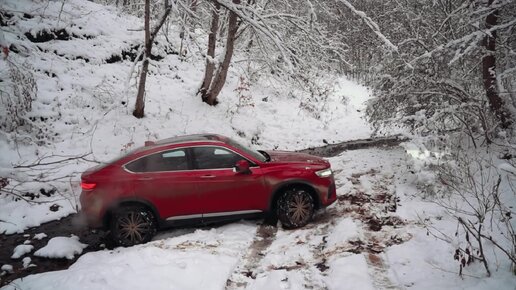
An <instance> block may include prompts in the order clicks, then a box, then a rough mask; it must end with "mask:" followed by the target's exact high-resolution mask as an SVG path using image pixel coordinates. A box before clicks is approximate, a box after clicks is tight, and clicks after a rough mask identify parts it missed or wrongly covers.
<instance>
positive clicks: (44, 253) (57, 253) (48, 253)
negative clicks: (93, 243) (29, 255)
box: [34, 235, 88, 260]
mask: <svg viewBox="0 0 516 290" xmlns="http://www.w3.org/2000/svg"><path fill="white" fill-rule="evenodd" d="M87 246H88V245H86V244H83V243H81V242H79V237H77V236H74V235H72V236H71V237H55V238H52V239H50V240H49V241H48V244H47V245H46V246H45V247H43V248H41V249H39V250H37V251H36V252H35V253H34V256H38V257H46V258H67V259H69V260H71V259H73V257H74V256H75V255H80V254H81V253H82V250H83V249H84V248H86V247H87Z"/></svg>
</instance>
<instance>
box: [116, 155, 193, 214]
mask: <svg viewBox="0 0 516 290" xmlns="http://www.w3.org/2000/svg"><path fill="white" fill-rule="evenodd" d="M188 155H189V153H188V149H187V148H179V149H170V150H165V151H161V152H157V153H153V154H150V155H147V156H144V157H141V158H139V159H137V160H135V161H133V162H131V163H129V164H127V165H126V166H125V168H126V170H128V171H129V172H132V173H134V174H135V175H136V176H135V177H134V178H133V180H134V194H135V197H137V198H140V199H144V200H146V201H149V202H151V203H152V204H153V205H154V206H155V207H156V208H157V210H158V212H159V215H160V217H161V218H162V219H165V220H182V219H191V218H201V217H202V209H201V207H200V205H199V203H198V201H199V196H198V193H197V191H196V186H195V183H196V182H197V179H196V178H195V176H193V175H192V174H191V167H192V166H191V162H190V160H189V158H188Z"/></svg>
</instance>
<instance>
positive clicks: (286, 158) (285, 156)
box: [266, 151, 330, 166]
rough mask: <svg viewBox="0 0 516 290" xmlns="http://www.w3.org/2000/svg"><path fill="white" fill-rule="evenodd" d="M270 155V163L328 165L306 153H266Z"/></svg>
mask: <svg viewBox="0 0 516 290" xmlns="http://www.w3.org/2000/svg"><path fill="white" fill-rule="evenodd" d="M266 152H267V154H269V155H270V157H271V160H270V162H295V163H306V164H314V165H327V166H329V165H330V162H328V161H327V160H325V159H323V158H320V157H317V156H313V155H310V154H306V153H298V152H290V151H266Z"/></svg>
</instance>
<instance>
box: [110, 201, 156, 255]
mask: <svg viewBox="0 0 516 290" xmlns="http://www.w3.org/2000/svg"><path fill="white" fill-rule="evenodd" d="M156 228H157V227H156V222H155V218H154V215H153V214H152V212H151V211H150V210H149V209H147V208H145V207H143V206H128V207H122V208H120V209H118V210H116V211H115V212H114V214H113V218H112V219H111V235H112V238H113V241H114V242H115V244H117V245H119V246H124V247H129V246H134V245H137V244H142V243H146V242H148V241H150V240H151V239H152V237H153V236H154V234H155V233H156Z"/></svg>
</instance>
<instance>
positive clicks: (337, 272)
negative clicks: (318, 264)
mask: <svg viewBox="0 0 516 290" xmlns="http://www.w3.org/2000/svg"><path fill="white" fill-rule="evenodd" d="M326 283H327V285H328V289H329V290H346V289H350V290H352V289H361V290H369V289H371V290H373V289H375V287H374V285H373V281H372V280H371V277H370V276H369V273H368V266H367V263H366V260H365V258H364V256H363V255H350V256H347V257H339V258H336V259H333V260H332V261H330V273H329V274H328V277H327V278H326Z"/></svg>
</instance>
